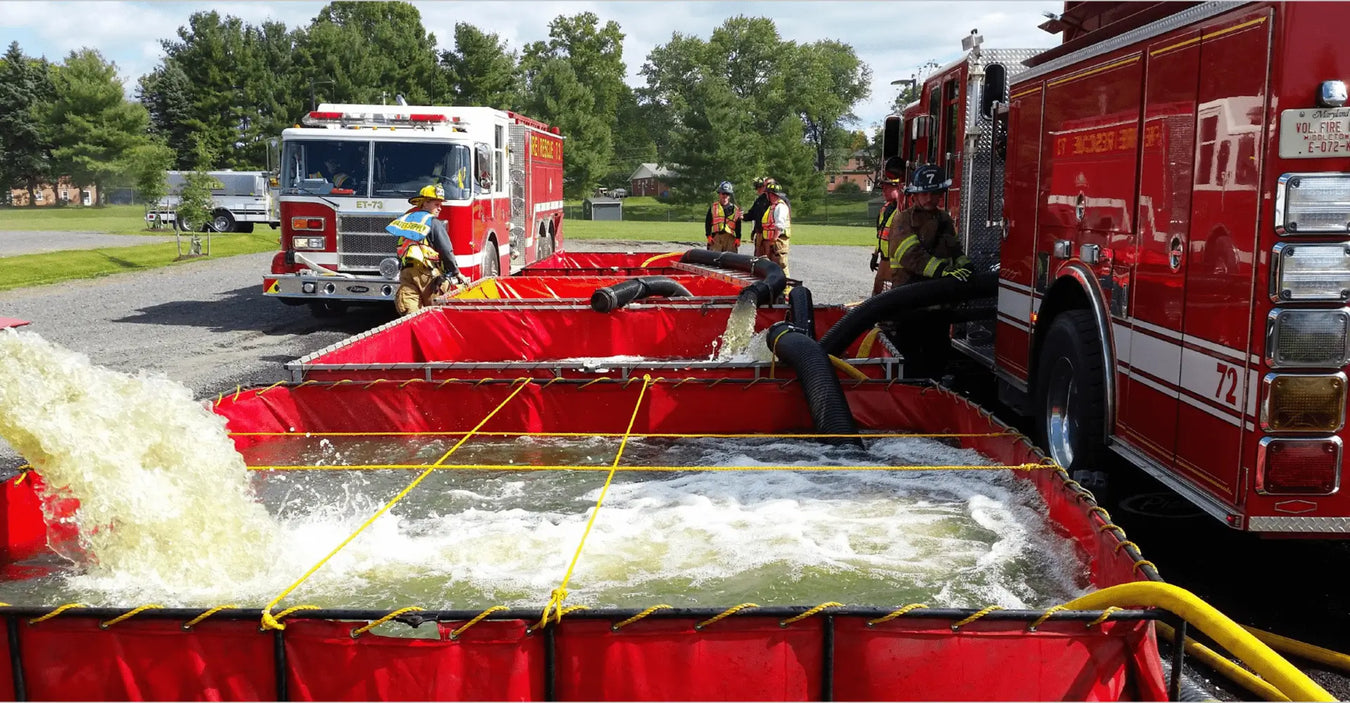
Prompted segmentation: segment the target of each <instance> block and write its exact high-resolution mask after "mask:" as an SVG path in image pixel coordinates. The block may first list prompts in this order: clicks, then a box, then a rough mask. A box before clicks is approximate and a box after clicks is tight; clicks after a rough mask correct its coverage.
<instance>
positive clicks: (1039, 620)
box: [1027, 605, 1068, 632]
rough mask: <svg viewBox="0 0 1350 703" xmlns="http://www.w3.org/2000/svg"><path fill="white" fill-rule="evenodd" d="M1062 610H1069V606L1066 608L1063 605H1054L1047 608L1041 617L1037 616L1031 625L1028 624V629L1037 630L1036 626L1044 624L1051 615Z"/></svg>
mask: <svg viewBox="0 0 1350 703" xmlns="http://www.w3.org/2000/svg"><path fill="white" fill-rule="evenodd" d="M1061 610H1068V608H1065V607H1064V606H1062V605H1054V606H1051V607H1049V608H1046V610H1045V612H1044V613H1042V614H1041V616H1040V617H1039V618H1036V619H1035V620H1034V621H1033V622H1032V623H1031V624H1030V625H1028V626H1027V629H1028V630H1030V631H1031V632H1035V631H1036V628H1038V627H1040V626H1041V625H1042V624H1044V623H1045V621H1046V620H1049V619H1050V616H1051V615H1054V614H1055V613H1058V612H1059V611H1061Z"/></svg>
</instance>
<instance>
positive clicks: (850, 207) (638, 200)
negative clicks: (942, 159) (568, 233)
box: [564, 193, 875, 231]
mask: <svg viewBox="0 0 1350 703" xmlns="http://www.w3.org/2000/svg"><path fill="white" fill-rule="evenodd" d="M871 199H872V195H871V194H870V193H842V194H830V195H827V196H825V198H824V200H823V201H822V202H818V203H816V206H815V208H814V209H813V210H812V211H811V213H810V214H798V213H797V212H795V211H794V212H793V213H792V224H793V229H794V231H795V229H796V226H798V225H843V226H854V227H870V226H873V222H874V221H875V220H874V218H875V215H872V214H870V211H869V210H868V201H869V200H871ZM737 202H738V203H739V204H740V206H741V207H742V208H746V207H749V206H750V203H753V202H754V198H753V197H748V196H743V197H742V198H741V200H739V201H737ZM710 204H712V196H711V195H709V197H708V202H706V203H697V204H693V205H673V204H668V203H665V202H662V201H660V200H657V199H656V198H653V197H650V196H641V195H633V196H629V197H627V198H624V199H623V219H624V221H626V222H627V221H631V222H694V223H702V222H703V217H704V215H706V214H707V212H708V206H709V205H710ZM582 214H583V212H582V203H581V201H580V200H568V201H566V203H565V212H564V216H565V217H566V218H567V219H570V220H572V221H577V220H581V219H582Z"/></svg>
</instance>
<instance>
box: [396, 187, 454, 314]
mask: <svg viewBox="0 0 1350 703" xmlns="http://www.w3.org/2000/svg"><path fill="white" fill-rule="evenodd" d="M444 200H445V190H444V189H443V188H441V186H439V185H430V186H426V187H425V188H423V189H422V190H421V191H419V192H418V193H417V195H414V196H413V197H411V198H408V202H409V203H412V205H413V206H414V209H413V210H411V211H409V212H408V213H407V214H405V215H403V216H402V217H400V218H398V219H396V220H394V221H393V222H391V223H389V226H388V227H386V228H385V230H386V231H388V232H389V233H390V234H392V235H394V236H396V237H398V261H399V264H400V265H401V266H402V267H403V270H402V272H401V273H399V276H398V293H396V294H394V308H395V309H396V310H398V314H400V315H409V314H412V313H414V312H417V311H418V310H419V309H421V308H422V307H424V306H426V305H429V304H430V303H431V301H432V299H433V298H435V297H436V295H437V294H439V293H441V292H443V289H444V288H445V287H446V283H447V282H452V281H453V282H454V283H457V284H460V285H465V284H467V283H468V282H469V279H467V278H465V277H464V275H463V274H461V273H460V271H459V264H458V263H457V262H456V261H455V250H454V248H453V247H452V246H451V245H450V233H449V232H448V231H447V230H446V229H445V221H444V220H442V219H440V218H438V217H436V215H437V214H438V213H440V211H441V205H442V203H443V201H444Z"/></svg>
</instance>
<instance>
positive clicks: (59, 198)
mask: <svg viewBox="0 0 1350 703" xmlns="http://www.w3.org/2000/svg"><path fill="white" fill-rule="evenodd" d="M33 193H34V196H35V197H34V200H36V202H35V203H33V204H34V205H36V206H38V207H47V206H50V205H56V204H57V203H66V204H68V205H70V204H74V205H94V204H97V203H98V189H97V188H95V187H94V186H85V187H83V188H76V187H75V186H73V185H71V183H70V178H68V177H65V176H62V177H61V178H60V179H59V180H58V181H57V182H56V184H55V185H53V184H51V183H39V184H38V187H37V189H36V190H34V191H33ZM7 195H8V197H7V198H6V203H7V204H9V205H13V206H15V207H27V206H28V204H29V203H28V189H27V188H15V189H13V190H11V191H9V193H8V194H7Z"/></svg>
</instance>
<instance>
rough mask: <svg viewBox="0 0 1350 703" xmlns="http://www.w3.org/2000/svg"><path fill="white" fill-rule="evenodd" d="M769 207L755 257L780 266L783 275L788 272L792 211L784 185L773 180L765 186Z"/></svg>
mask: <svg viewBox="0 0 1350 703" xmlns="http://www.w3.org/2000/svg"><path fill="white" fill-rule="evenodd" d="M764 194H765V195H767V196H768V198H769V207H768V209H766V210H765V211H764V215H763V216H761V217H760V222H761V224H762V225H763V230H762V231H761V232H760V235H759V240H758V241H757V242H756V243H755V256H763V257H765V258H767V259H768V260H769V261H772V262H774V263H775V264H778V266H779V267H780V268H782V269H783V275H784V276H786V275H787V272H788V239H789V238H790V237H791V236H792V211H791V208H790V206H789V205H788V201H787V194H786V193H785V192H784V189H783V186H782V184H780V183H779V182H778V181H775V180H773V179H772V178H771V179H769V180H768V182H767V183H765V184H764Z"/></svg>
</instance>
